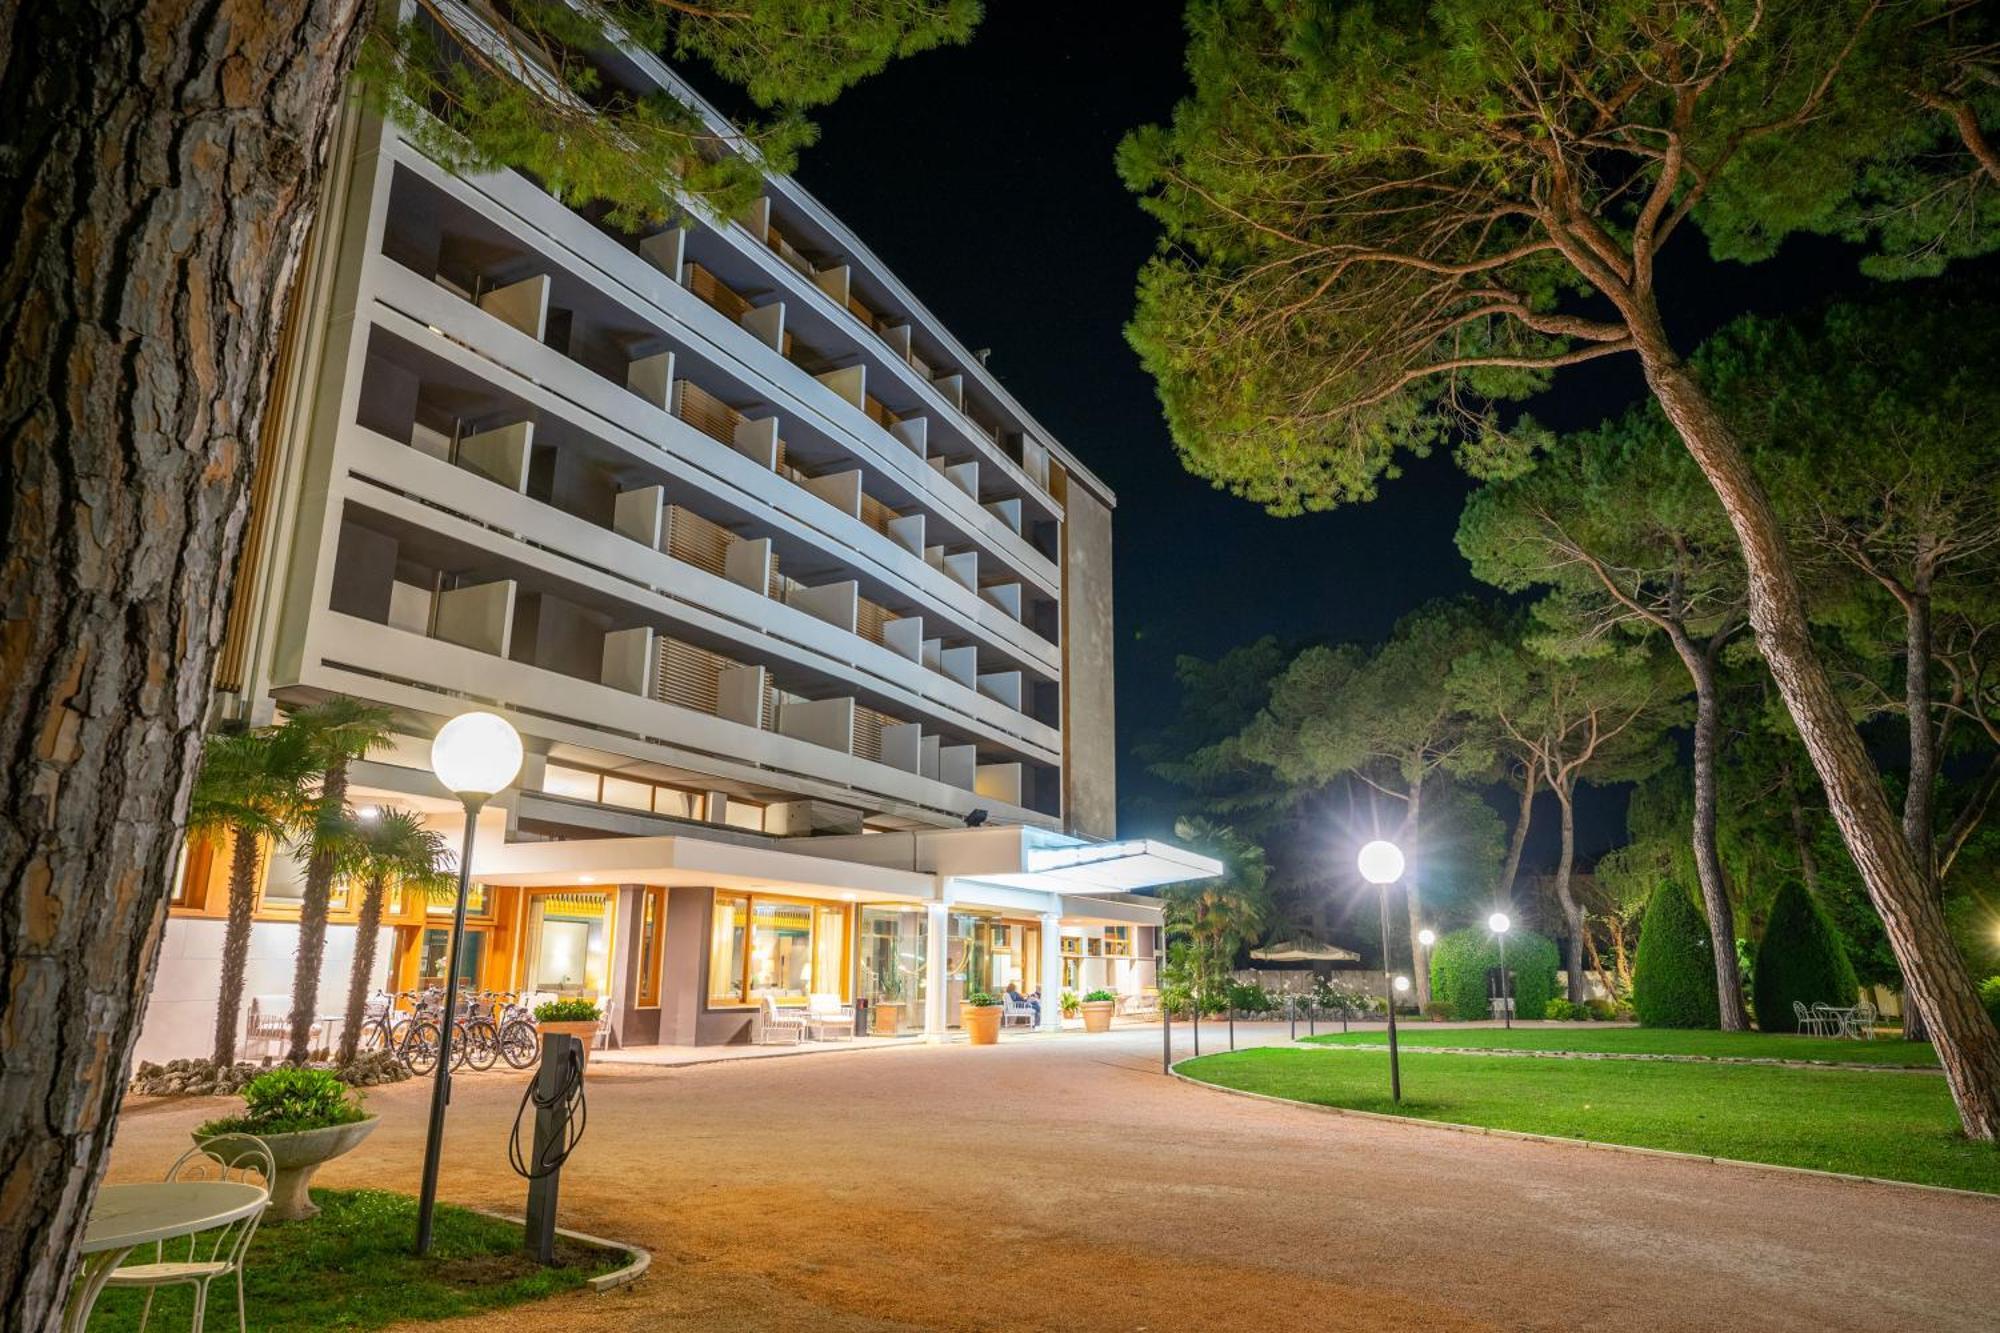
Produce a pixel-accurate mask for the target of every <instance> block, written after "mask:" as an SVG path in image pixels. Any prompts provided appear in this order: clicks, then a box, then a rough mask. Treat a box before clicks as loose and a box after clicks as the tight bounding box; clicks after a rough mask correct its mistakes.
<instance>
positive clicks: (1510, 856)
mask: <svg viewBox="0 0 2000 1333" xmlns="http://www.w3.org/2000/svg"><path fill="white" fill-rule="evenodd" d="M1540 785H1541V776H1540V774H1538V773H1537V772H1536V771H1535V766H1534V764H1532V763H1530V764H1527V765H1526V766H1524V767H1523V768H1522V770H1521V812H1520V813H1519V814H1518V815H1516V816H1515V817H1514V833H1513V836H1512V837H1510V838H1509V839H1508V840H1507V862H1506V864H1505V865H1503V866H1502V867H1501V868H1500V884H1499V887H1498V888H1497V889H1496V890H1495V891H1494V894H1493V905H1494V907H1495V908H1497V909H1499V910H1500V911H1503V912H1504V911H1508V910H1510V909H1511V907H1512V905H1513V902H1514V878H1515V876H1517V875H1519V874H1520V873H1521V849H1522V848H1523V847H1524V846H1526V845H1527V842H1528V821H1529V820H1530V819H1531V818H1532V817H1533V816H1534V813H1535V788H1536V787H1538V786H1540Z"/></svg>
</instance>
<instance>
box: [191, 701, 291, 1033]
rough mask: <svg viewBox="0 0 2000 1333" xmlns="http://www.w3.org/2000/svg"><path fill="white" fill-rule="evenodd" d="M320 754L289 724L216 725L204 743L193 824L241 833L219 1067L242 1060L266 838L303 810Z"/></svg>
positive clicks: (225, 948)
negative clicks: (240, 1024) (240, 1036)
mask: <svg viewBox="0 0 2000 1333" xmlns="http://www.w3.org/2000/svg"><path fill="white" fill-rule="evenodd" d="M318 759H319V756H318V752H317V751H316V750H315V749H314V748H313V746H312V745H311V744H310V743H309V739H308V737H307V736H306V735H305V733H303V732H301V731H298V730H295V729H292V728H286V727H277V728H266V729H264V730H262V731H238V732H227V733H220V732H219V733H214V734H211V735H210V736H209V738H208V741H207V744H206V745H205V746H204V747H203V749H202V758H201V771H200V773H199V774H198V775H197V776H196V778H195V786H194V795H193V798H192V802H191V804H190V807H189V810H188V832H189V833H190V834H191V835H197V836H208V837H220V836H221V835H223V834H224V833H227V834H229V835H231V836H232V837H233V838H234V839H235V847H234V849H233V851H232V853H231V855H230V861H229V889H228V894H229V902H228V906H229V919H228V925H227V926H226V927H225V928H224V931H223V936H222V979H221V985H220V988H219V991H218V993H217V996H216V1007H215V1050H214V1055H213V1059H214V1061H215V1064H216V1067H217V1068H221V1067H223V1066H226V1065H230V1064H233V1063H235V1060H236V1022H237V1015H238V1013H239V1011H240V1010H241V1008H242V1005H243V969H244V967H245V965H246V963H247V962H248V960H249V955H250V918H251V914H252V912H253V910H254V909H255V907H256V905H257V864H258V858H259V856H260V854H261V851H262V848H263V844H264V841H265V840H266V839H275V838H278V837H280V836H282V835H283V834H284V832H285V831H286V830H287V829H288V828H289V827H291V826H292V824H293V822H294V821H295V820H296V819H297V818H298V815H299V812H300V810H301V809H302V808H303V807H304V806H305V804H306V800H307V788H308V784H309V783H310V782H311V780H312V776H313V774H314V773H315V772H317V771H318V768H319V762H318Z"/></svg>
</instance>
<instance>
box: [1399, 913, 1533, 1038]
mask: <svg viewBox="0 0 2000 1333" xmlns="http://www.w3.org/2000/svg"><path fill="white" fill-rule="evenodd" d="M1499 965H1500V944H1499V941H1498V940H1497V939H1495V938H1494V935H1493V932H1492V931H1490V930H1487V929H1485V928H1484V927H1480V926H1474V927H1468V928H1466V929H1464V930H1454V931H1452V932H1451V933H1450V934H1448V935H1445V936H1444V937H1442V938H1441V939H1439V940H1438V942H1437V944H1436V945H1435V946H1433V948H1432V949H1431V996H1432V998H1433V1000H1435V1001H1436V1002H1438V1003H1442V1004H1446V1005H1449V1006H1450V1007H1451V1016H1452V1017H1453V1018H1457V1019H1462V1020H1465V1021H1468V1022H1470V1021H1475V1020H1478V1019H1482V1018H1491V1017H1492V1016H1493V1008H1492V1005H1491V1004H1489V1003H1488V1001H1487V995H1486V976H1487V972H1488V971H1489V969H1492V968H1495V967H1498V966H1499ZM1560 965H1561V963H1560V960H1559V958H1558V956H1557V953H1556V946H1555V942H1554V941H1552V940H1549V939H1547V938H1545V937H1544V936H1541V935H1537V934H1535V933H1534V932H1533V931H1531V930H1516V931H1511V932H1509V934H1508V936H1507V970H1508V971H1509V972H1510V973H1512V974H1513V980H1512V981H1510V982H1509V983H1508V994H1509V995H1511V996H1512V997H1513V1000H1514V1012H1515V1013H1516V1014H1517V1015H1528V1014H1539V1013H1543V1012H1544V1011H1545V1010H1546V1009H1547V1008H1548V1003H1549V1001H1550V1000H1551V999H1553V998H1554V996H1555V993H1556V969H1557V968H1558V967H1559V966H1560Z"/></svg>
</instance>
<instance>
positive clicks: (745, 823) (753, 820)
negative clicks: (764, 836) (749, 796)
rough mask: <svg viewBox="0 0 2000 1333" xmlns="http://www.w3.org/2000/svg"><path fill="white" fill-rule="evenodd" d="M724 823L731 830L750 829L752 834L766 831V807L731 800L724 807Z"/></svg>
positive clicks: (732, 798) (749, 802) (731, 798)
mask: <svg viewBox="0 0 2000 1333" xmlns="http://www.w3.org/2000/svg"><path fill="white" fill-rule="evenodd" d="M722 822H723V823H725V824H727V825H729V826H730V827H731V828H740V829H748V830H750V832H752V833H762V832H763V831H764V807H763V806H761V805H758V804H756V803H755V802H753V801H739V800H737V799H736V798H735V797H733V796H732V797H730V798H729V803H728V804H727V805H725V806H723V807H722Z"/></svg>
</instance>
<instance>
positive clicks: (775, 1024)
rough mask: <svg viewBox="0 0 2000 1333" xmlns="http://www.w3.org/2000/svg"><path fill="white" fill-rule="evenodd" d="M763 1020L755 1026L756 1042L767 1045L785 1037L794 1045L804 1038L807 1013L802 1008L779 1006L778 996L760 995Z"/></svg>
mask: <svg viewBox="0 0 2000 1333" xmlns="http://www.w3.org/2000/svg"><path fill="white" fill-rule="evenodd" d="M762 1002H763V1006H764V1021H763V1022H762V1023H760V1024H758V1027H757V1042H758V1044H759V1045H761V1046H768V1045H770V1044H771V1043H772V1042H774V1041H777V1040H778V1039H779V1038H781V1037H783V1038H787V1039H789V1040H790V1041H791V1043H792V1044H793V1045H794V1046H796V1045H798V1044H799V1043H800V1042H802V1041H804V1040H805V1039H806V1020H807V1019H808V1017H809V1015H808V1014H807V1013H806V1011H805V1010H803V1009H796V1008H789V1009H788V1008H781V1007H780V1006H779V1004H778V997H777V996H775V995H769V994H767V995H765V996H763V997H762Z"/></svg>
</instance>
